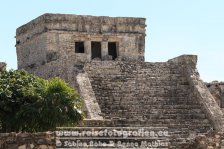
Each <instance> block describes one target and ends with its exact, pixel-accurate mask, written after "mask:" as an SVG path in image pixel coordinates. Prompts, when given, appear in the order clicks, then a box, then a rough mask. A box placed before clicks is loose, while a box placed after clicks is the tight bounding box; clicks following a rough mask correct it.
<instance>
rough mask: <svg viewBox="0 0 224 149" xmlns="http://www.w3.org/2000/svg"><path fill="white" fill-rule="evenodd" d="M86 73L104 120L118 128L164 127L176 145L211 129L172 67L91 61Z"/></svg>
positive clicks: (173, 65)
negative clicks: (111, 122)
mask: <svg viewBox="0 0 224 149" xmlns="http://www.w3.org/2000/svg"><path fill="white" fill-rule="evenodd" d="M85 71H86V72H87V73H88V76H89V78H90V82H91V85H92V88H93V91H94V93H95V96H96V100H97V102H98V103H99V106H100V108H101V112H102V114H103V117H104V118H105V119H111V120H113V121H114V125H115V126H117V127H167V128H169V132H170V134H171V138H175V141H174V142H175V143H178V142H179V141H178V139H177V138H179V140H181V141H184V140H185V139H186V138H188V137H189V136H191V135H192V134H194V133H196V134H197V133H206V132H208V131H209V130H210V129H212V126H211V124H210V122H209V120H208V119H207V117H206V115H205V114H204V112H203V111H202V108H201V105H200V104H199V102H198V100H197V99H196V97H195V96H194V95H193V94H192V93H191V88H190V85H189V83H188V80H187V78H186V77H185V76H184V75H183V74H182V72H181V70H180V67H179V66H178V65H175V64H174V63H168V62H166V63H139V62H138V63H137V62H136V63H135V62H121V61H113V62H112V61H92V62H91V63H89V64H86V65H85ZM181 141H180V142H181Z"/></svg>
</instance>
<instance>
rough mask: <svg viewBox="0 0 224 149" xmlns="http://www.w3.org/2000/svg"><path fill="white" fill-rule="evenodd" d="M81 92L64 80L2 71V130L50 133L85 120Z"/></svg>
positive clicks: (0, 113)
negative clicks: (45, 78)
mask: <svg viewBox="0 0 224 149" xmlns="http://www.w3.org/2000/svg"><path fill="white" fill-rule="evenodd" d="M81 107H82V101H81V98H80V96H79V95H78V93H77V92H76V91H75V90H74V89H73V88H71V87H69V86H68V84H66V83H65V82H64V81H63V80H62V79H60V78H53V79H50V80H44V79H41V78H39V77H37V76H34V75H31V74H28V73H27V72H26V71H24V70H17V71H13V70H10V71H6V70H5V71H2V72H0V129H1V131H2V132H11V131H16V132H18V131H29V132H35V131H47V130H55V128H56V127H59V126H74V125H75V124H76V123H77V122H79V121H80V120H82V118H83V116H82V113H81V111H80V110H79V109H81Z"/></svg>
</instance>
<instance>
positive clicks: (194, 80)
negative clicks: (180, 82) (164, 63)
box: [169, 55, 224, 131]
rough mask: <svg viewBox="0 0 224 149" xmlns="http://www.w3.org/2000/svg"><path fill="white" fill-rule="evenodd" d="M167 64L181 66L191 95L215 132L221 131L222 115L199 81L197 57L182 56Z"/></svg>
mask: <svg viewBox="0 0 224 149" xmlns="http://www.w3.org/2000/svg"><path fill="white" fill-rule="evenodd" d="M169 62H171V63H178V64H179V65H180V66H181V69H182V73H184V74H185V76H186V77H187V80H188V82H189V84H190V86H191V91H192V92H191V94H193V96H196V97H197V98H196V99H198V101H199V103H200V104H201V106H202V109H203V111H204V112H205V114H206V115H207V117H208V119H209V120H210V122H211V124H212V125H213V127H214V129H215V131H223V126H224V125H223V113H222V111H221V108H220V107H219V106H218V104H217V102H216V101H215V99H214V97H213V96H212V95H211V93H210V91H209V90H208V88H207V87H206V85H205V84H204V82H203V81H202V80H201V79H200V75H199V73H198V71H197V68H196V65H197V56H196V55H182V56H179V57H176V58H174V59H171V60H169Z"/></svg>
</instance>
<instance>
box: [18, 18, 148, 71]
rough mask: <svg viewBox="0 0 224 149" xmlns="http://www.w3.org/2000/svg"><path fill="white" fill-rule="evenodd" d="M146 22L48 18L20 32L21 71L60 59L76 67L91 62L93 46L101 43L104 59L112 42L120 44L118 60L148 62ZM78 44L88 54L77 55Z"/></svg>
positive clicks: (19, 57)
mask: <svg viewBox="0 0 224 149" xmlns="http://www.w3.org/2000/svg"><path fill="white" fill-rule="evenodd" d="M145 27H146V25H145V19H144V18H122V17H95V16H79V15H64V14H44V15H42V16H40V17H38V18H36V19H34V20H33V21H31V22H29V23H27V24H25V25H23V26H21V27H19V28H18V29H17V31H16V49H17V59H18V68H19V69H21V68H26V67H37V66H40V65H42V64H45V63H49V62H51V61H55V60H57V59H65V60H67V59H70V61H73V62H74V63H75V64H80V63H83V62H86V61H90V60H91V55H92V53H91V42H92V41H94V42H100V44H101V55H102V59H107V57H108V42H115V43H116V48H117V49H116V51H117V56H120V57H129V58H132V59H139V60H144V50H145ZM76 42H83V43H84V49H85V51H84V53H77V52H75V44H76Z"/></svg>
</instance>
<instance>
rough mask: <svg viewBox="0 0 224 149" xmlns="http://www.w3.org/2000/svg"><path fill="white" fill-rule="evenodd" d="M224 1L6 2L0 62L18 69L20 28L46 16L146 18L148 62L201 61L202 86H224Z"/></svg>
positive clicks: (0, 25)
mask: <svg viewBox="0 0 224 149" xmlns="http://www.w3.org/2000/svg"><path fill="white" fill-rule="evenodd" d="M223 8H224V1H223V0H37V1H31V0H5V1H1V2H0V15H1V21H0V61H4V62H7V64H8V68H9V69H10V68H13V69H16V68H17V62H16V61H17V60H16V49H15V38H14V37H15V31H16V28H17V27H19V26H21V25H23V24H25V23H27V22H29V21H30V20H32V19H34V18H36V17H38V16H39V15H42V14H43V13H69V14H80V15H97V16H101V15H102V16H130V17H145V18H147V37H146V52H145V56H146V60H147V61H153V62H155V61H167V60H168V59H170V58H173V57H176V56H179V55H182V54H196V55H198V58H199V59H198V69H199V72H200V74H201V78H202V79H203V80H204V81H208V82H209V81H212V80H219V81H224V69H223V65H224V63H223V62H224V60H223V58H224V9H223Z"/></svg>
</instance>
